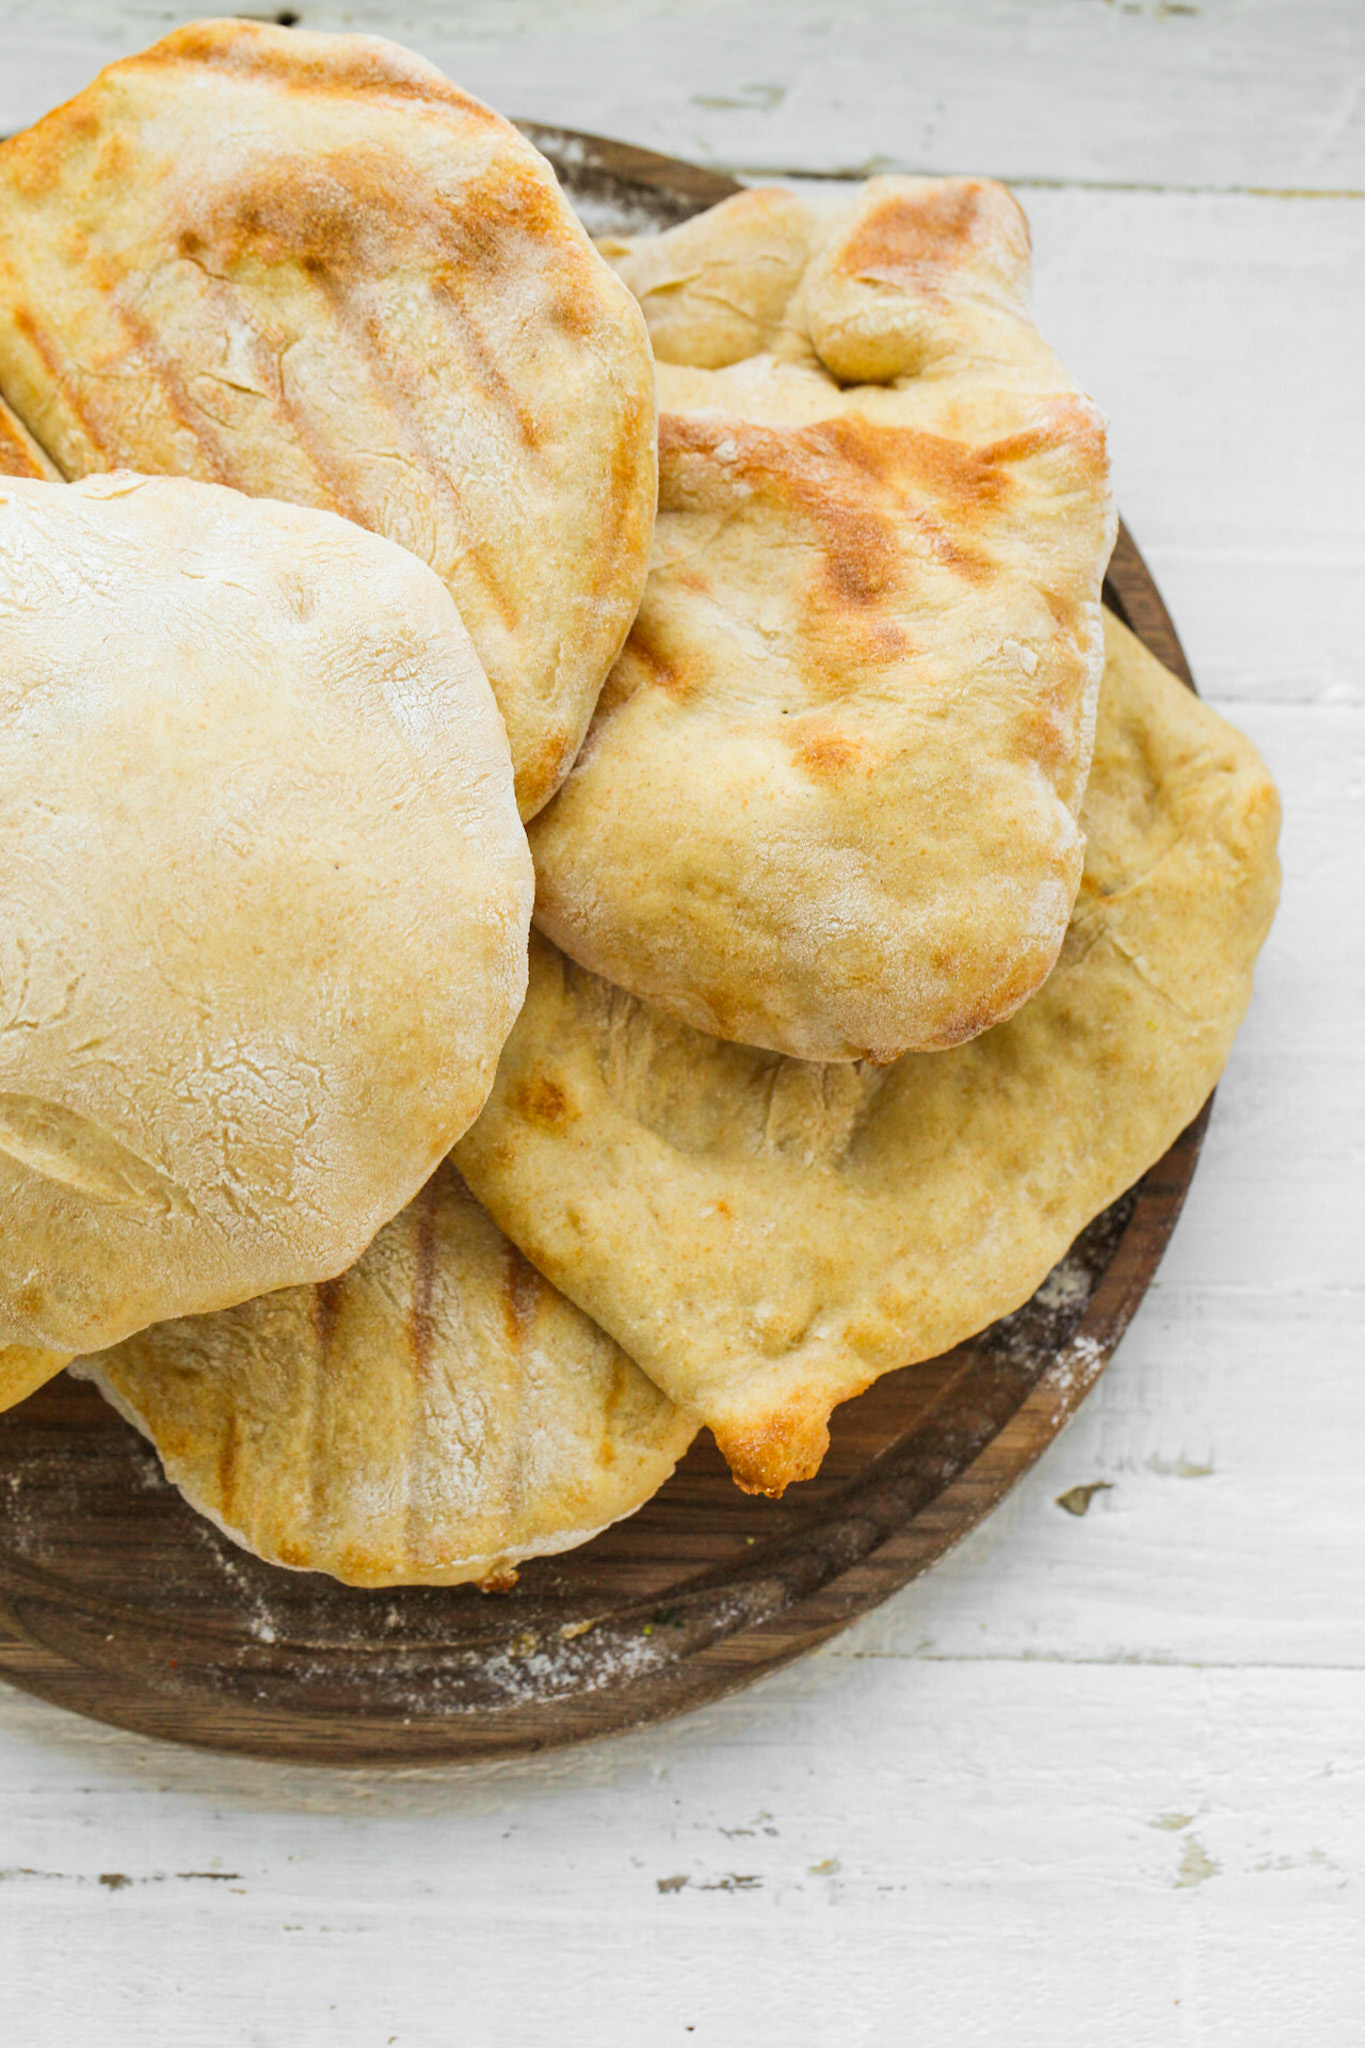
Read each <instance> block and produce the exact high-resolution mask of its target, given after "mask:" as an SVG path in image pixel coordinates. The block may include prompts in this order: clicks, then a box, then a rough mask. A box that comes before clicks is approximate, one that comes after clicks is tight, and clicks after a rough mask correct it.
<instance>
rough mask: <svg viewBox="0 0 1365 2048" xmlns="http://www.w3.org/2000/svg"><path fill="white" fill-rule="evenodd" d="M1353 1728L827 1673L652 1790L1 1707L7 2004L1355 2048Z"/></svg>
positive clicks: (617, 1753) (921, 1672)
mask: <svg viewBox="0 0 1365 2048" xmlns="http://www.w3.org/2000/svg"><path fill="white" fill-rule="evenodd" d="M1363 1713H1365V1675H1362V1674H1361V1673H1360V1672H1323V1673H1319V1674H1317V1675H1316V1676H1315V1677H1314V1679H1313V1682H1312V1685H1311V1687H1309V1686H1306V1685H1305V1683H1304V1680H1303V1678H1302V1676H1301V1675H1300V1674H1298V1673H1293V1672H1277V1671H1236V1672H1225V1671H1188V1670H1177V1671H1173V1670H1163V1669H1145V1670H1144V1669H1133V1668H1131V1667H1123V1666H1091V1667H1058V1666H1050V1665H1044V1664H1028V1663H1011V1664H1008V1665H999V1664H996V1665H992V1664H975V1665H974V1664H941V1665H933V1664H921V1665H917V1666H915V1667H913V1668H911V1669H907V1667H905V1666H904V1665H899V1664H897V1665H892V1664H889V1663H886V1662H884V1661H879V1660H876V1659H868V1660H864V1661H862V1662H860V1663H857V1664H854V1665H850V1664H849V1662H848V1660H847V1659H838V1660H836V1659H834V1658H832V1657H829V1656H823V1657H821V1658H818V1659H816V1660H815V1661H814V1662H813V1663H812V1664H810V1665H808V1666H806V1667H803V1668H802V1669H800V1670H795V1671H792V1672H790V1673H785V1674H782V1675H780V1676H779V1677H778V1678H776V1679H775V1680H772V1681H770V1682H768V1683H766V1684H765V1685H764V1686H762V1687H761V1688H759V1689H758V1690H756V1691H754V1692H753V1693H750V1694H748V1695H746V1696H745V1697H744V1698H743V1699H741V1700H736V1701H733V1702H731V1703H729V1704H728V1705H727V1706H725V1707H724V1708H722V1709H716V1710H712V1711H709V1712H708V1713H706V1714H704V1715H702V1716H699V1717H697V1718H696V1719H695V1720H693V1721H691V1722H688V1723H685V1724H683V1725H682V1726H680V1727H679V1728H677V1729H675V1730H674V1731H672V1733H671V1735H670V1739H669V1742H668V1747H667V1753H666V1755H665V1754H662V1753H661V1752H660V1750H659V1747H658V1744H657V1741H656V1740H655V1739H654V1738H643V1737H632V1738H628V1739H626V1740H625V1741H623V1742H621V1743H619V1744H616V1745H613V1746H611V1747H608V1748H604V1749H602V1750H599V1751H596V1752H585V1753H582V1754H580V1755H577V1756H575V1757H573V1758H561V1759H559V1760H556V1761H555V1762H553V1763H551V1762H544V1763H539V1764H531V1765H518V1766H513V1767H510V1768H507V1769H503V1770H499V1771H497V1772H492V1773H488V1772H481V1773H478V1774H475V1775H473V1776H469V1775H465V1776H459V1777H449V1776H446V1777H442V1776H440V1775H437V1774H431V1773H422V1774H418V1775H415V1776H413V1777H411V1778H406V1779H402V1780H397V1781H395V1780H381V1781H375V1780H372V1779H361V1780H359V1781H356V1780H336V1779H329V1778H327V1777H325V1776H324V1775H322V1774H319V1773H315V1772H308V1771H301V1770H276V1771H271V1772H268V1773H262V1772H261V1771H260V1770H259V1769H256V1768H253V1767H251V1766H249V1765H241V1764H232V1763H231V1762H229V1761H228V1760H224V1759H217V1760H208V1759H201V1758H192V1757H188V1756H184V1755H180V1754H176V1753H174V1752H166V1751H164V1750H162V1751H156V1752H149V1751H148V1750H147V1748H146V1747H145V1746H143V1745H140V1744H138V1743H137V1742H135V1741H134V1740H133V1739H131V1738H114V1739H113V1740H108V1739H106V1738H103V1737H101V1736H100V1735H99V1733H98V1731H93V1730H87V1729H84V1728H82V1727H81V1726H80V1724H77V1723H70V1722H64V1723H62V1725H61V1726H60V1728H59V1729H57V1730H56V1731H54V1730H52V1729H51V1728H50V1727H49V1726H47V1725H46V1724H45V1723H44V1725H42V1726H41V1727H40V1726H37V1725H33V1721H36V1717H37V1714H38V1710H37V1709H35V1708H33V1707H31V1706H29V1707H26V1706H24V1705H23V1703H18V1704H17V1723H16V1725H17V1728H18V1729H20V1730H22V1729H23V1727H24V1724H25V1721H26V1720H30V1717H33V1720H32V1721H30V1741H29V1743H28V1744H26V1745H25V1748H26V1752H27V1774H26V1775H25V1774H24V1773H21V1772H18V1771H15V1770H13V1769H11V1770H10V1771H9V1772H8V1773H7V1782H6V1784H5V1786H4V1790H3V1797H2V1798H0V1829H3V1836H4V1841H5V1844H6V1848H5V1864H6V1866H7V1868H6V1878H5V1884H4V1917H3V1921H0V1927H3V1934H0V1945H2V1947H0V1953H2V1954H3V1961H4V1974H3V1985H4V1989H3V1991H0V2000H3V2001H7V2002H8V2006H9V2009H10V2010H11V2011H12V2012H14V2013H16V2014H22V2015H23V2017H24V2022H25V2024H24V2033H23V2038H24V2040H25V2043H26V2044H31V2048H68V2044H69V2043H70V2041H71V2040H73V2039H79V2038H82V2037H83V2035H84V2034H85V2033H86V2031H87V2030H86V2028H84V2027H83V2026H82V2024H81V2022H82V2020H83V2019H85V2020H88V2018H89V2016H90V2015H91V2014H92V2013H94V2012H96V2011H97V2012H98V2014H99V2033H98V2038H99V2039H100V2041H101V2042H109V2041H118V2042H124V2041H127V2042H132V2041H134V2040H136V2041H138V2042H139V2043H142V2044H150V2048H161V2044H170V2043H172V2042H178V2041H183V2040H191V2041H195V2042H203V2041H214V2042H223V2043H225V2044H226V2043H229V2042H231V2043H234V2044H235V2043H240V2042H252V2043H262V2044H267V2048H276V2044H280V2048H283V2044H285V2043H288V2044H290V2048H300V2044H301V2048H311V2044H318V2048H324V2044H325V2048H338V2044H340V2048H347V2044H357V2048H359V2044H365V2048H370V2044H376V2043H385V2042H392V2043H393V2044H395V2048H403V2044H404V2043H409V2044H414V2048H436V2044H437V2043H441V2044H444V2043H445V2042H447V2041H450V2040H452V2039H468V2040H471V2041H478V2042H483V2041H499V2042H501V2041H507V2042H521V2041H527V2042H531V2041H536V2042H538V2041H551V2040H554V2041H563V2042H566V2043H569V2044H580V2043H581V2044H586V2043H588V2042H592V2043H595V2044H602V2048H614V2044H627V2043H629V2044H635V2043H638V2042H639V2041H641V2040H650V2041H653V2040H659V2041H664V2042H673V2041H676V2042H678V2043H680V2044H681V2043H684V2042H687V2041H690V2040H693V2039H695V2040H698V2041H703V2042H705V2041H710V2042H714V2043H723V2044H731V2043H738V2042H740V2041H743V2040H751V2039H761V2040H764V2041H783V2042H791V2043H794V2044H796V2048H803V2044H809V2048H814V2044H817V2043H822V2042H826V2041H829V2040H839V2041H848V2042H851V2043H866V2044H871V2043H877V2044H881V2043H884V2042H887V2041H891V2040H899V2039H902V2038H904V2032H903V2029H904V2023H905V2014H906V2011H907V2010H909V2009H913V2012H914V2015H915V2019H914V2039H915V2040H916V2041H923V2042H926V2043H929V2044H934V2048H938V2044H942V2048H966V2044H970V2043H972V2042H980V2043H983V2044H985V2043H992V2044H993V2043H997V2042H1001V2041H1007V2042H1008V2043H1009V2044H1010V2048H1059V2044H1060V2048H1082V2044H1089V2043H1091V2042H1093V2041H1094V2040H1095V2039H1096V2038H1103V2037H1104V2036H1105V2035H1106V2033H1114V2031H1115V2029H1117V2038H1121V2039H1122V2041H1123V2042H1124V2044H1125V2048H1170V2044H1174V2043H1185V2042H1191V2043H1200V2044H1222V2043H1228V2044H1233V2043H1235V2044H1236V2048H1285V2044H1287V2043H1297V2042H1299V2041H1303V2040H1311V2041H1313V2042H1314V2043H1315V2044H1320V2048H1357V2044H1358V2041H1359V2031H1358V2022H1359V2011H1360V2008H1359V1998H1358V1983H1359V1978H1358V1964H1359V1954H1360V1943H1361V1938H1362V1932H1363V1931H1365V1929H1363V1927H1362V1913H1361V1897H1362V1892H1361V1879H1362V1875H1365V1872H1362V1845H1363V1844H1365V1779H1362V1776H1361V1774H1360V1773H1359V1771H1358V1770H1356V1771H1351V1770H1342V1769H1340V1768H1334V1765H1339V1764H1340V1763H1341V1761H1342V1760H1343V1759H1344V1758H1346V1757H1347V1756H1349V1755H1351V1754H1354V1753H1357V1752H1356V1749H1355V1745H1356V1738H1357V1735H1358V1730H1359V1727H1360V1722H1361V1717H1362V1714H1363ZM1106 2016H1107V2017H1106ZM688 2028H691V2029H693V2032H692V2033H688V2032H687V2031H686V2030H687V2029H688Z"/></svg>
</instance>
